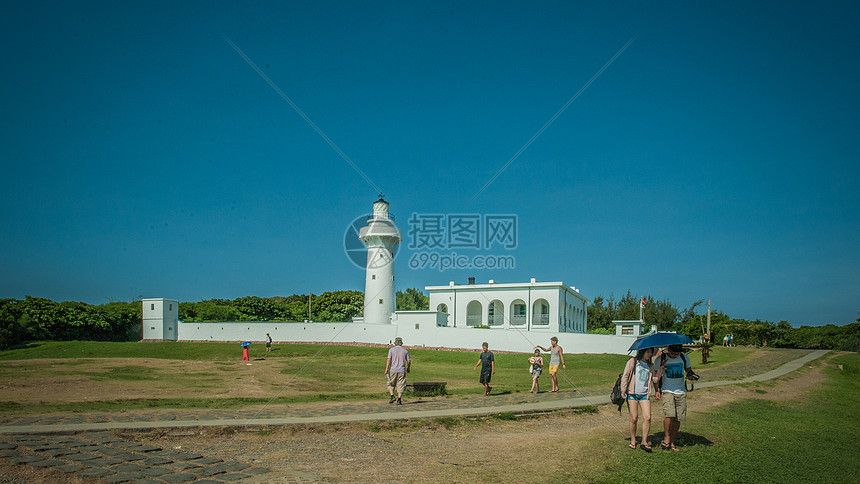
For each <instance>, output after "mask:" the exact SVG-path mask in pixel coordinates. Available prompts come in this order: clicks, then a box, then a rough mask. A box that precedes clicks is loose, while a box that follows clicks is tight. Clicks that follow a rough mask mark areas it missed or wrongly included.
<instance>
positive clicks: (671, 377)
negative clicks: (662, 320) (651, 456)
mask: <svg viewBox="0 0 860 484" xmlns="http://www.w3.org/2000/svg"><path fill="white" fill-rule="evenodd" d="M657 366H658V368H657V372H656V374H655V375H654V383H659V384H660V392H659V393H657V395H656V396H657V399H658V400H662V402H663V417H664V418H663V430H664V433H665V437H664V438H663V441H662V442H660V447H662V448H664V449H672V450H674V451H677V450H678V449H677V448H676V447H675V438H676V437H678V430H679V429H680V428H681V422H683V421H685V420H687V388H686V387H685V386H684V376H685V374H686V373H688V372H691V371H693V369H692V368H691V367H690V359H689V358H687V356H686V355H684V347H683V346H681V345H670V346H669V347H668V348H667V349H666V352H665V353H663V354H662V355H660V356H658V357H657Z"/></svg>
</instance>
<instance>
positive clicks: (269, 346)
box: [266, 333, 272, 353]
mask: <svg viewBox="0 0 860 484" xmlns="http://www.w3.org/2000/svg"><path fill="white" fill-rule="evenodd" d="M271 350H272V336H271V335H270V334H269V333H266V353H268V352H269V351H271Z"/></svg>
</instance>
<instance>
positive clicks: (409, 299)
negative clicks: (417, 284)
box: [396, 287, 430, 311]
mask: <svg viewBox="0 0 860 484" xmlns="http://www.w3.org/2000/svg"><path fill="white" fill-rule="evenodd" d="M396 301H397V310H398V311H427V310H428V309H430V298H429V297H428V296H425V295H424V293H423V292H421V290H420V289H417V288H414V287H410V288H408V289H406V291H397V296H396Z"/></svg>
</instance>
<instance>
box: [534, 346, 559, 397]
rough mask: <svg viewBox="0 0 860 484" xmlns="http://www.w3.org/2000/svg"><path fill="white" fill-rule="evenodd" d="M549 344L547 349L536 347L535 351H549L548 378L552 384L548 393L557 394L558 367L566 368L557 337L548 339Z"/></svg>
mask: <svg viewBox="0 0 860 484" xmlns="http://www.w3.org/2000/svg"><path fill="white" fill-rule="evenodd" d="M549 343H550V346H549V348H544V347H543V346H536V347H535V349H538V348H540V349H541V350H542V351H549V377H550V381H551V382H552V390H550V392H557V391H558V367H559V365H561V367H562V368H563V369H565V370H566V369H567V366H565V364H564V352H563V351H562V349H561V346H559V345H558V337H556V336H553V337H552V338H550V339H549Z"/></svg>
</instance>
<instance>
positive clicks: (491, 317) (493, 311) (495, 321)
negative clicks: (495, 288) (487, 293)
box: [487, 299, 505, 326]
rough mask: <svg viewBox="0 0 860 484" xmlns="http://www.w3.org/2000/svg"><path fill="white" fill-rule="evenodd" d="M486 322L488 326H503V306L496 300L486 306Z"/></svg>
mask: <svg viewBox="0 0 860 484" xmlns="http://www.w3.org/2000/svg"><path fill="white" fill-rule="evenodd" d="M487 321H488V322H489V324H490V326H503V325H504V324H505V305H504V304H502V301H499V300H498V299H496V300H494V301H493V302H491V303H490V305H489V306H487Z"/></svg>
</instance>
